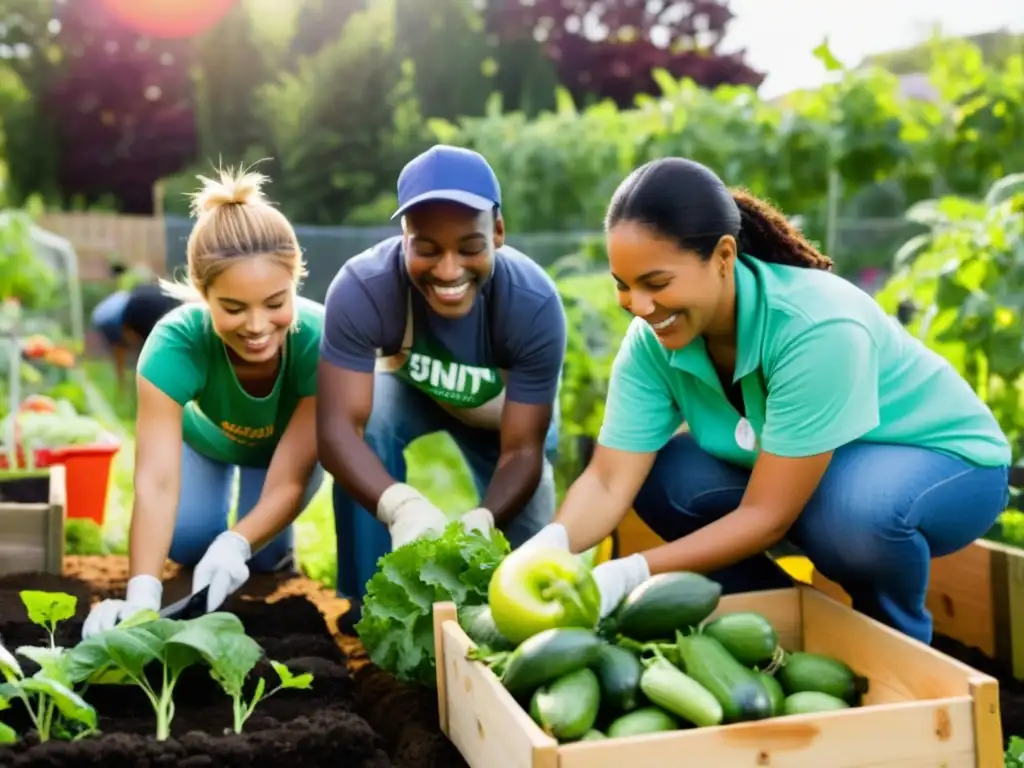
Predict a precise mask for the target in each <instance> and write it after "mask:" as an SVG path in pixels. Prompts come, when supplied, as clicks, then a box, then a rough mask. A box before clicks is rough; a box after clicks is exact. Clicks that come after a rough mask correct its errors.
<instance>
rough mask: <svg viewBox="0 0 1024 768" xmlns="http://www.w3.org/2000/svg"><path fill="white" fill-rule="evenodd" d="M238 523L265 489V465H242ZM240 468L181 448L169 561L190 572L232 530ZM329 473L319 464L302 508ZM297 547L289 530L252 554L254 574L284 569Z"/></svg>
mask: <svg viewBox="0 0 1024 768" xmlns="http://www.w3.org/2000/svg"><path fill="white" fill-rule="evenodd" d="M238 478H239V483H238V485H239V489H238V519H239V520H241V519H242V518H243V517H245V516H246V515H247V514H249V513H250V512H251V511H252V508H253V507H254V506H255V505H256V502H257V501H258V500H259V498H260V493H261V492H262V491H263V482H264V481H265V480H266V478H267V468H266V467H238ZM234 479H235V467H233V466H231V465H229V464H222V463H220V462H219V461H214V460H213V459H210V458H207V457H206V456H203V455H202V454H201V453H198V452H197V451H196V450H195V449H194V448H192V447H190V446H189V445H188V444H187V443H182V450H181V481H182V482H181V495H180V499H179V500H178V517H177V519H176V520H175V523H174V539H173V540H172V541H171V552H170V559H171V560H173V561H174V562H176V563H178V564H179V565H183V566H186V567H188V568H192V567H194V566H195V565H196V564H197V563H198V562H199V560H200V559H201V558H202V556H203V555H204V554H205V553H206V548H207V547H209V546H210V544H211V543H212V542H213V540H214V539H215V538H217V536H219V535H220V534H222V533H223V532H224V531H226V530H227V529H228V512H229V511H230V510H231V499H232V495H233V491H234V482H233V481H234ZM323 480H324V471H323V469H322V468H321V467H320V465H319V464H317V465H316V466H315V467H314V469H313V472H312V473H311V474H310V478H309V482H308V483H307V484H306V495H305V497H303V499H302V508H303V509H305V508H306V507H307V506H309V502H310V500H312V498H313V496H315V495H316V492H317V491H318V490H320V486H321V484H322V483H323ZM294 549H295V533H294V531H293V530H292V526H290V525H289V526H288V527H287V528H285V529H284V530H283V531H282V532H281V533H279V534H278V535H277V537H276V538H274V539H273V540H272V541H270V542H269V543H267V544H266V545H265V546H264V547H263V548H262V549H261V550H260V551H259V552H257V553H256V554H255V555H253V557H252V560H251V561H250V562H249V570H250V571H252V572H254V573H270V572H272V571H275V570H277V569H278V568H279V567H281V566H282V565H285V564H287V559H288V557H289V556H290V555H292V554H293V552H294Z"/></svg>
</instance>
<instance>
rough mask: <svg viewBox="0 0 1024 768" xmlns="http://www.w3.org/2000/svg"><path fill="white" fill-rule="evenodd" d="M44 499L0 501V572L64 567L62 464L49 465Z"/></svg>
mask: <svg viewBox="0 0 1024 768" xmlns="http://www.w3.org/2000/svg"><path fill="white" fill-rule="evenodd" d="M49 478H50V494H49V500H48V501H47V502H46V503H37V504H18V503H14V502H6V501H5V502H0V576H3V575H6V574H8V573H17V572H25V573H30V572H41V573H53V574H60V573H61V572H62V571H63V568H64V510H65V509H66V507H67V502H66V497H65V494H66V487H65V471H64V467H63V466H61V465H59V464H55V465H54V466H52V467H50V468H49Z"/></svg>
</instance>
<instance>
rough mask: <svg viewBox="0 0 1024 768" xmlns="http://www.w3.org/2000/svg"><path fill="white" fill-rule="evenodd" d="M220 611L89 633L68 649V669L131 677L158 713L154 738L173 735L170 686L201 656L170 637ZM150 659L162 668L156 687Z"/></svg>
mask: <svg viewBox="0 0 1024 768" xmlns="http://www.w3.org/2000/svg"><path fill="white" fill-rule="evenodd" d="M222 616H223V614H218V613H210V614H207V615H206V616H201V617H199V618H198V619H194V620H193V621H191V622H183V621H176V620H174V619H158V620H156V621H150V622H147V623H145V624H139V625H136V626H130V627H128V628H124V627H114V628H113V629H109V630H107V631H106V632H100V633H98V634H95V635H92V636H90V637H88V638H86V639H85V640H83V641H82V642H81V643H79V644H78V645H76V646H75V647H74V648H73V649H71V651H70V652H69V653H68V674H69V676H70V677H71V679H73V680H75V681H76V682H82V681H84V682H87V683H95V682H100V681H103V682H108V683H109V682H113V681H114V680H115V679H116V678H117V677H123V679H124V680H126V681H130V682H133V683H135V685H137V686H139V687H140V688H141V689H142V690H143V691H144V692H145V694H146V697H147V698H148V699H149V702H150V704H151V705H152V706H153V711H154V712H155V713H156V738H157V741H164V740H166V739H167V738H168V737H169V736H170V735H171V722H172V721H173V720H174V687H175V685H176V684H177V682H178V678H179V677H180V676H181V673H182V672H183V671H184V670H185V669H187V668H188V667H190V666H192V665H193V664H196V663H198V662H200V661H202V656H201V655H200V654H199V652H198V651H196V650H195V649H194V648H192V647H191V646H188V645H184V644H175V643H172V642H169V641H170V640H171V639H172V638H173V637H174V636H175V635H177V634H178V633H179V632H181V631H182V630H184V629H185V628H186V627H188V628H190V629H193V628H195V627H196V626H197V625H199V623H200V622H203V621H204V620H206V621H207V622H209V623H210V624H211V625H213V626H214V627H216V626H217V621H218V618H220V617H222ZM232 618H234V619H235V620H236V621H237V620H238V619H237V617H234V616H232ZM239 625H240V623H239ZM207 631H213V630H207ZM154 661H159V662H160V665H161V668H162V675H161V683H160V687H159V690H155V689H154V687H153V686H152V685H150V683H149V681H148V680H147V678H146V676H145V674H144V670H145V668H146V666H148V665H149V663H150V662H154ZM111 673H114V674H113V675H112V674H111Z"/></svg>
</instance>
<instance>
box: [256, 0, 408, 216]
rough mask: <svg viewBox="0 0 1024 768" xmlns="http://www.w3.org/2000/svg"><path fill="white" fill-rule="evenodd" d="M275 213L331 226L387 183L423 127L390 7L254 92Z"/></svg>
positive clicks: (377, 8)
mask: <svg viewBox="0 0 1024 768" xmlns="http://www.w3.org/2000/svg"><path fill="white" fill-rule="evenodd" d="M258 100H259V115H260V118H261V119H262V121H263V122H264V124H265V125H266V128H267V134H268V138H269V146H268V149H269V150H270V151H271V153H272V155H273V157H274V162H275V165H276V166H277V170H276V171H275V172H274V178H275V186H276V187H277V189H278V192H277V193H276V197H277V199H278V200H280V201H281V208H282V210H283V211H284V212H285V213H287V214H288V215H289V216H290V217H291V218H292V219H293V220H294V221H299V222H302V223H305V224H323V225H337V224H340V223H341V222H342V220H343V219H344V218H345V217H346V215H347V214H349V213H350V212H351V211H353V210H354V209H356V208H357V207H358V206H362V205H366V204H368V203H371V202H372V201H373V200H374V198H376V197H377V195H378V193H379V192H380V191H381V190H384V189H390V188H392V187H393V186H394V183H395V178H396V177H397V175H398V172H399V170H400V169H401V167H402V165H403V164H404V163H405V162H406V161H407V160H408V158H409V155H410V154H411V153H412V152H414V151H416V150H417V149H418V148H420V147H421V146H423V142H424V141H425V128H424V126H423V121H422V119H421V117H420V115H419V109H418V104H417V99H416V96H415V93H414V92H413V72H412V67H411V65H409V64H408V63H407V62H403V61H402V60H401V59H400V57H399V56H398V55H397V54H396V51H395V0H373V1H372V2H371V3H370V5H369V7H368V8H367V9H366V10H364V11H359V12H357V13H355V14H353V15H352V17H351V19H349V22H348V24H347V25H346V26H345V30H344V32H343V34H342V36H341V37H340V38H339V39H338V40H337V41H336V42H333V43H330V44H328V45H326V46H325V47H324V48H322V49H320V50H319V51H318V52H317V53H315V54H314V55H312V56H308V57H303V58H301V59H300V60H299V62H298V65H297V67H296V69H295V71H294V72H288V73H285V74H283V75H282V76H281V77H280V78H279V79H278V80H277V81H275V82H274V83H271V84H268V85H266V86H264V87H263V88H261V89H260V91H259V95H258Z"/></svg>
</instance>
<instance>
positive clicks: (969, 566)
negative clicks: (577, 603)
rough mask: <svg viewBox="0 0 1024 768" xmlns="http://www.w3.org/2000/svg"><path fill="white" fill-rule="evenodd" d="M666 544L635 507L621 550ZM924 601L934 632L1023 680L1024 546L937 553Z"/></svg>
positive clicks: (814, 576) (816, 578)
mask: <svg viewBox="0 0 1024 768" xmlns="http://www.w3.org/2000/svg"><path fill="white" fill-rule="evenodd" d="M661 544H664V542H663V541H662V540H661V538H660V537H659V536H658V535H657V534H656V533H654V532H653V531H652V530H651V529H650V528H649V527H647V525H646V524H645V523H644V522H643V521H642V520H641V519H640V517H639V516H638V515H637V514H636V512H633V511H630V512H629V513H628V514H627V515H626V517H625V518H624V519H623V520H622V522H621V523H620V524H619V527H618V547H619V548H618V555H619V556H620V557H624V556H626V555H630V554H633V553H634V552H643V551H644V550H646V549H652V548H654V547H657V546H660V545H661ZM809 570H810V571H811V579H810V583H811V584H812V585H813V586H814V587H816V588H817V589H819V590H821V591H822V592H824V593H825V594H827V595H829V596H830V597H832V598H834V599H835V600H837V601H838V602H840V603H842V604H843V605H846V606H849V605H850V604H851V600H850V597H849V595H847V594H846V592H845V590H843V588H842V587H840V586H839V585H838V584H836V583H835V582H833V581H830V580H829V579H827V578H825V577H824V576H822V575H821V574H820V573H818V572H817V571H816V570H814V569H813V567H810V566H809ZM925 604H926V605H927V607H928V610H929V611H931V614H932V619H933V620H934V622H935V633H936V634H939V635H945V636H946V637H949V638H952V639H953V640H957V641H959V642H961V643H963V644H964V645H966V646H969V647H972V648H977V649H979V650H980V651H981V652H982V653H984V654H985V655H987V656H989V657H990V658H992V659H996V660H997V661H1000V662H1003V663H1004V664H1006V665H1007V667H1008V668H1009V669H1012V670H1013V676H1014V677H1015V678H1017V679H1018V680H1024V549H1019V548H1017V547H1011V546H1007V545H1005V544H998V543H996V542H993V541H988V540H986V539H978V540H977V541H975V542H974V543H973V544H971V545H969V546H967V547H965V548H964V549H962V550H960V551H959V552H954V553H953V554H952V555H946V556H945V557H936V558H933V559H932V564H931V575H930V578H929V581H928V594H927V597H926V601H925Z"/></svg>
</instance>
